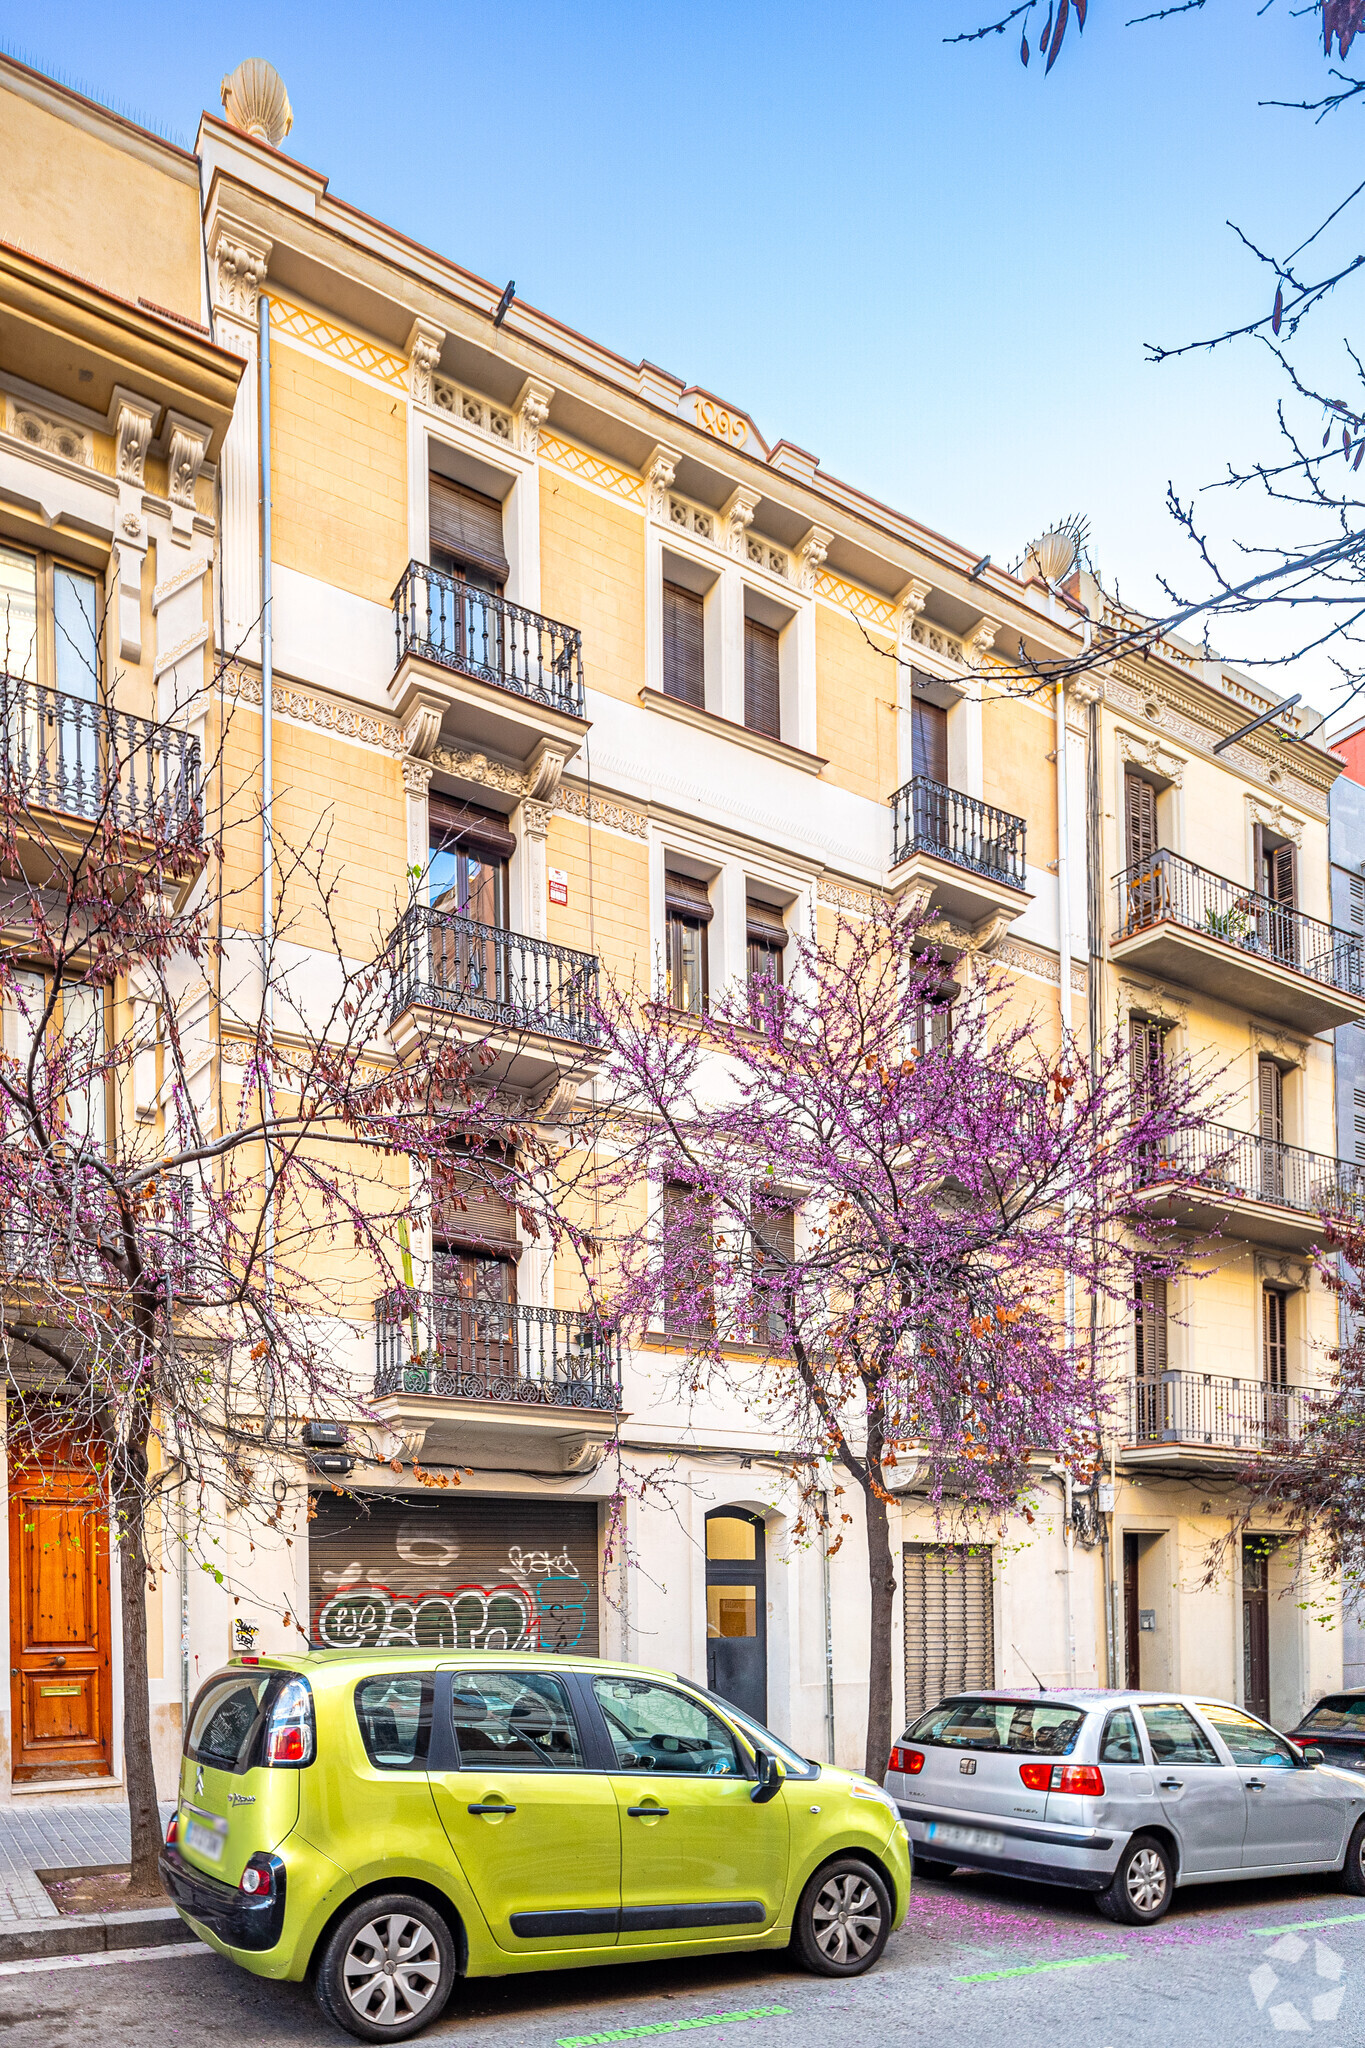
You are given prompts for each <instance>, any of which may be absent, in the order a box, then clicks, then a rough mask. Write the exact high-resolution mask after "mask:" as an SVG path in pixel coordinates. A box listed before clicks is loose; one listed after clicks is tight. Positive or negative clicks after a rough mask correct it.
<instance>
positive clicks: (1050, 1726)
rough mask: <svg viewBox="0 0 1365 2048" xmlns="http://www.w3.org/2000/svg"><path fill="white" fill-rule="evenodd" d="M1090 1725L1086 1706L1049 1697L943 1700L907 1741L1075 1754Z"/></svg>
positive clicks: (1034, 1753) (1039, 1753) (1028, 1753)
mask: <svg viewBox="0 0 1365 2048" xmlns="http://www.w3.org/2000/svg"><path fill="white" fill-rule="evenodd" d="M1084 1723H1085V1709H1084V1708H1083V1707H1064V1706H1053V1705H1051V1704H1050V1703H1048V1702H1047V1701H1044V1700H973V1699H960V1700H944V1701H942V1703H941V1704H940V1705H939V1706H937V1707H935V1708H934V1709H933V1711H932V1712H931V1713H928V1714H923V1715H921V1717H920V1719H919V1720H918V1721H916V1723H915V1725H914V1727H913V1728H909V1729H907V1730H906V1732H905V1734H904V1735H903V1736H902V1737H901V1740H902V1742H937V1743H942V1745H943V1746H944V1748H945V1749H999V1750H1004V1751H1006V1752H1008V1754H1009V1755H1011V1756H1070V1754H1071V1752H1072V1750H1073V1749H1074V1748H1075V1747H1076V1738H1077V1736H1078V1735H1079V1734H1080V1732H1081V1729H1082V1727H1083V1725H1084Z"/></svg>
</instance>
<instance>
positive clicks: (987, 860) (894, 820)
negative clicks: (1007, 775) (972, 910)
mask: <svg viewBox="0 0 1365 2048" xmlns="http://www.w3.org/2000/svg"><path fill="white" fill-rule="evenodd" d="M1024 831H1025V826H1024V820H1023V819H1022V818H1016V817H1015V816H1014V815H1013V813H1012V812H1010V811H1002V810H998V809H997V808H996V806H995V805H994V804H986V803H982V801H981V799H980V798H979V797H975V796H968V795H966V793H965V792H964V791H963V790H960V789H949V788H948V787H947V786H946V784H944V783H942V782H931V781H930V780H929V777H928V776H927V775H916V776H914V777H912V779H911V780H910V781H909V782H907V783H906V784H905V786H904V788H902V789H898V790H897V791H896V794H895V795H894V796H893V797H892V799H891V865H892V866H893V867H895V866H896V864H897V863H898V862H899V861H903V860H908V859H909V858H910V855H911V854H912V853H932V854H937V855H938V857H939V858H940V860H947V861H951V862H952V863H953V865H954V867H959V868H969V869H970V870H971V872H972V873H973V874H975V875H984V876H985V877H986V878H987V879H988V880H990V881H993V882H1005V883H1008V885H1009V887H1010V888H1012V889H1023V888H1026V887H1027V880H1026V874H1025V868H1024Z"/></svg>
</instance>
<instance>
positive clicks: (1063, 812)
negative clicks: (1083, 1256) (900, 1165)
mask: <svg viewBox="0 0 1365 2048" xmlns="http://www.w3.org/2000/svg"><path fill="white" fill-rule="evenodd" d="M1056 710H1057V725H1056V733H1057V739H1056V746H1057V967H1058V983H1059V986H1058V993H1057V1000H1058V1005H1059V1008H1060V1012H1061V1025H1062V1045H1061V1057H1062V1059H1063V1060H1065V1058H1066V1052H1067V1041H1068V1040H1069V1039H1070V1037H1071V832H1070V811H1069V803H1068V793H1067V772H1066V685H1065V684H1064V683H1062V682H1059V683H1058V684H1057V705H1056ZM1069 1102H1070V1098H1069V1097H1068V1107H1069ZM1062 1114H1063V1116H1065V1115H1066V1114H1067V1108H1065V1107H1064V1108H1063V1111H1062ZM1067 1206H1068V1207H1070V1201H1069V1200H1068V1205H1067ZM1075 1347H1076V1280H1075V1275H1074V1274H1071V1273H1068V1274H1067V1276H1066V1349H1067V1356H1068V1357H1070V1356H1071V1354H1072V1353H1073V1352H1074V1350H1075ZM1062 1477H1063V1492H1064V1508H1063V1516H1064V1526H1063V1529H1062V1544H1063V1555H1064V1557H1065V1560H1066V1562H1065V1565H1064V1568H1063V1569H1064V1584H1063V1589H1062V1590H1063V1596H1064V1599H1065V1604H1066V1666H1067V1682H1068V1684H1070V1685H1074V1684H1075V1683H1076V1641H1075V1634H1074V1631H1073V1628H1072V1607H1071V1562H1072V1528H1071V1474H1070V1472H1069V1471H1068V1470H1064V1471H1063V1474H1062Z"/></svg>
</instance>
